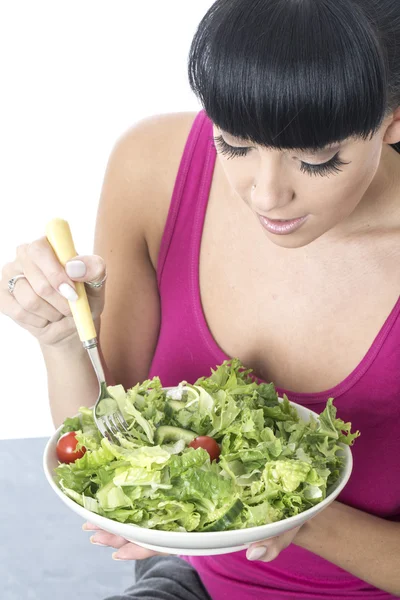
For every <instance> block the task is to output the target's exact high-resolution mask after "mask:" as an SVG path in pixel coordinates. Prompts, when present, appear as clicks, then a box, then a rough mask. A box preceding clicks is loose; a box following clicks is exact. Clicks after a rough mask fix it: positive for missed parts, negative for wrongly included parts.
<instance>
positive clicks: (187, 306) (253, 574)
mask: <svg viewBox="0 0 400 600" xmlns="http://www.w3.org/2000/svg"><path fill="white" fill-rule="evenodd" d="M215 159H216V151H215V148H214V146H213V142H212V125H211V122H210V121H209V119H208V118H207V117H206V115H205V113H204V112H203V111H202V112H200V113H199V114H198V116H197V117H196V120H195V122H194V124H193V127H192V130H191V132H190V135H189V137H188V140H187V143H186V147H185V150H184V154H183V157H182V161H181V165H180V168H179V172H178V176H177V179H176V183H175V188H174V192H173V197H172V202H171V207H170V210H169V215H168V220H167V224H166V227H165V231H164V236H163V240H162V245H161V250H160V255H159V263H158V285H159V292H160V297H161V311H162V315H161V329H160V334H159V339H158V345H157V348H156V351H155V355H154V358H153V362H152V365H151V370H150V377H153V376H155V375H158V376H159V377H160V378H161V381H162V382H163V385H164V386H172V385H176V384H177V383H178V382H180V381H182V380H186V381H189V382H192V383H193V382H194V381H195V380H196V379H197V378H198V377H201V376H203V375H209V373H210V369H211V367H215V366H216V365H219V364H221V363H222V362H223V361H224V360H226V359H228V358H230V357H228V356H227V355H225V354H224V352H223V351H222V350H221V349H220V347H219V346H218V345H217V343H216V341H215V340H214V339H213V336H212V333H211V331H210V330H209V328H208V326H207V323H206V320H205V317H204V313H203V310H202V305H201V300H200V289H199V252H200V243H201V237H202V230H203V224H204V218H205V214H206V210H207V203H208V197H209V191H210V186H211V181H212V176H213V170H214V165H215ZM399 313H400V299H399V300H398V301H397V303H396V305H395V307H394V308H393V310H392V312H391V313H390V315H389V316H388V318H387V320H386V322H385V324H384V325H383V327H382V329H381V330H380V331H379V333H378V335H377V336H376V338H375V341H374V343H373V344H372V346H371V348H370V349H369V350H368V352H367V354H366V355H365V356H364V358H363V359H362V361H361V363H360V364H359V365H358V366H357V368H356V369H355V370H354V371H353V372H352V373H351V374H350V375H349V376H348V377H346V379H345V380H344V381H342V382H341V383H339V385H337V386H335V387H334V388H332V389H330V390H325V391H323V392H320V393H313V394H304V393H302V394H298V393H294V392H291V391H290V390H283V389H279V390H278V391H279V392H280V393H281V394H282V393H283V392H285V393H287V395H288V397H289V399H291V400H293V401H295V402H297V403H299V404H302V405H304V406H306V407H309V408H311V409H312V410H314V411H316V412H321V411H322V410H323V409H324V406H325V403H326V400H327V398H328V397H330V396H333V397H334V398H335V405H336V406H337V409H338V414H339V416H340V418H342V419H343V420H344V421H351V422H352V424H353V428H354V430H356V429H359V430H360V431H361V433H362V435H361V437H360V438H359V439H358V440H357V443H356V444H355V445H354V447H353V457H354V470H353V474H352V477H351V479H350V481H349V483H348V485H347V486H346V488H345V489H344V491H343V492H342V494H341V495H340V497H339V498H338V500H340V501H341V502H343V503H345V504H347V505H349V506H353V507H355V508H357V509H360V510H362V511H365V512H368V513H371V514H374V515H377V516H379V517H383V518H386V519H389V520H393V521H399V520H400V459H399V457H400V429H399V426H400V318H399ZM246 366H248V367H251V365H246ZM185 558H186V560H188V561H189V562H190V563H191V564H192V565H193V566H194V567H195V569H196V570H197V571H198V573H199V574H200V576H201V578H202V580H203V582H204V585H205V586H206V588H207V590H208V592H209V594H210V596H211V597H212V598H213V600H225V599H227V600H289V599H290V600H301V599H307V600H309V599H311V598H312V599H314V600H325V599H326V598H330V599H335V600H339V599H340V600H343V599H346V600H350V599H356V598H358V599H363V600H366V599H367V598H368V599H374V600H384V599H385V600H387V599H388V598H394V596H392V595H390V594H387V593H386V592H383V591H381V590H378V589H376V588H374V587H372V586H370V585H368V584H367V583H365V582H363V581H361V580H360V579H357V578H356V577H353V576H352V575H350V574H349V573H347V572H346V571H344V570H342V569H341V568H339V567H337V566H335V565H334V564H332V563H329V562H327V561H325V560H324V559H322V558H320V557H318V556H316V555H314V554H312V553H311V552H308V551H306V550H303V549H301V548H298V547H297V546H295V545H293V544H292V545H291V546H289V547H288V548H287V549H286V550H285V551H283V552H282V553H281V555H280V556H279V557H278V558H277V559H276V560H274V561H272V562H270V563H262V562H250V561H248V560H247V559H246V556H245V552H237V553H234V554H228V555H222V556H209V557H208V556H207V557H185Z"/></svg>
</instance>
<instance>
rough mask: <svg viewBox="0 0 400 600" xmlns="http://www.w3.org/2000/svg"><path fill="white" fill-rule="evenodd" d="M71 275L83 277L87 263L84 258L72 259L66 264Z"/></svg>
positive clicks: (68, 273)
mask: <svg viewBox="0 0 400 600" xmlns="http://www.w3.org/2000/svg"><path fill="white" fill-rule="evenodd" d="M65 270H66V272H67V275H68V276H69V277H83V276H84V275H86V265H85V263H84V262H83V261H82V260H70V261H68V262H67V264H66V265H65Z"/></svg>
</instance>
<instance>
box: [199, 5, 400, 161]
mask: <svg viewBox="0 0 400 600" xmlns="http://www.w3.org/2000/svg"><path fill="white" fill-rule="evenodd" d="M188 70H189V82H190V85H191V88H192V90H193V91H194V93H195V94H196V96H197V97H198V98H199V99H200V101H201V103H202V105H203V107H204V109H205V111H206V113H207V115H208V116H209V117H210V119H211V120H212V121H213V122H214V123H215V124H216V125H217V126H218V127H219V128H220V129H222V130H223V131H226V132H227V133H230V134H231V135H233V136H235V137H239V138H242V139H244V140H248V141H249V142H253V143H255V144H259V145H262V146H266V147H271V148H277V149H284V148H287V149H301V150H304V149H310V148H313V149H320V148H323V147H325V146H327V145H328V144H331V143H336V142H340V141H343V140H344V139H347V138H352V137H354V138H356V137H358V138H359V137H361V138H363V139H368V138H369V137H370V136H372V135H373V134H374V133H376V131H377V130H378V129H379V128H380V126H381V125H382V122H383V120H384V118H385V117H386V116H387V114H389V112H390V111H391V110H393V109H395V108H397V107H398V106H400V0H217V1H216V2H215V3H214V4H213V5H212V7H211V8H210V9H209V11H208V12H207V14H206V15H205V16H204V18H203V19H202V21H201V23H200V25H199V27H198V29H197V32H196V34H195V36H194V39H193V41H192V45H191V49H190V54H189V65H188ZM397 146H398V148H396V149H397V150H398V151H399V152H400V147H399V146H400V145H397Z"/></svg>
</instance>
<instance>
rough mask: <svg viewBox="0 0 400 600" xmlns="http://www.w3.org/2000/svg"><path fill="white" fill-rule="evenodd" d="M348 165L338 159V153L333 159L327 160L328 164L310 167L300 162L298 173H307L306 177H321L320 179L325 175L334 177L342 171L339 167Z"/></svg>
mask: <svg viewBox="0 0 400 600" xmlns="http://www.w3.org/2000/svg"><path fill="white" fill-rule="evenodd" d="M348 164H349V163H346V162H344V161H342V160H341V159H340V156H339V152H338V153H337V154H335V156H334V157H333V158H331V159H330V160H328V162H326V163H322V164H320V165H310V164H309V163H305V162H303V161H302V162H301V165H300V171H301V172H302V173H308V175H321V177H324V176H325V175H331V174H334V175H336V174H337V173H340V172H341V171H342V170H343V169H341V168H340V167H342V166H343V165H348Z"/></svg>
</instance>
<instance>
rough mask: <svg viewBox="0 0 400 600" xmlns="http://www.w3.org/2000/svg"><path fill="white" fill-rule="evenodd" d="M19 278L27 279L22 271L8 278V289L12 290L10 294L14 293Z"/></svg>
mask: <svg viewBox="0 0 400 600" xmlns="http://www.w3.org/2000/svg"><path fill="white" fill-rule="evenodd" d="M18 279H26V277H25V275H23V274H22V273H21V275H15V276H14V277H11V279H9V280H8V284H7V285H8V291H9V292H10V294H13V293H14V288H15V284H16V282H17V281H18Z"/></svg>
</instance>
